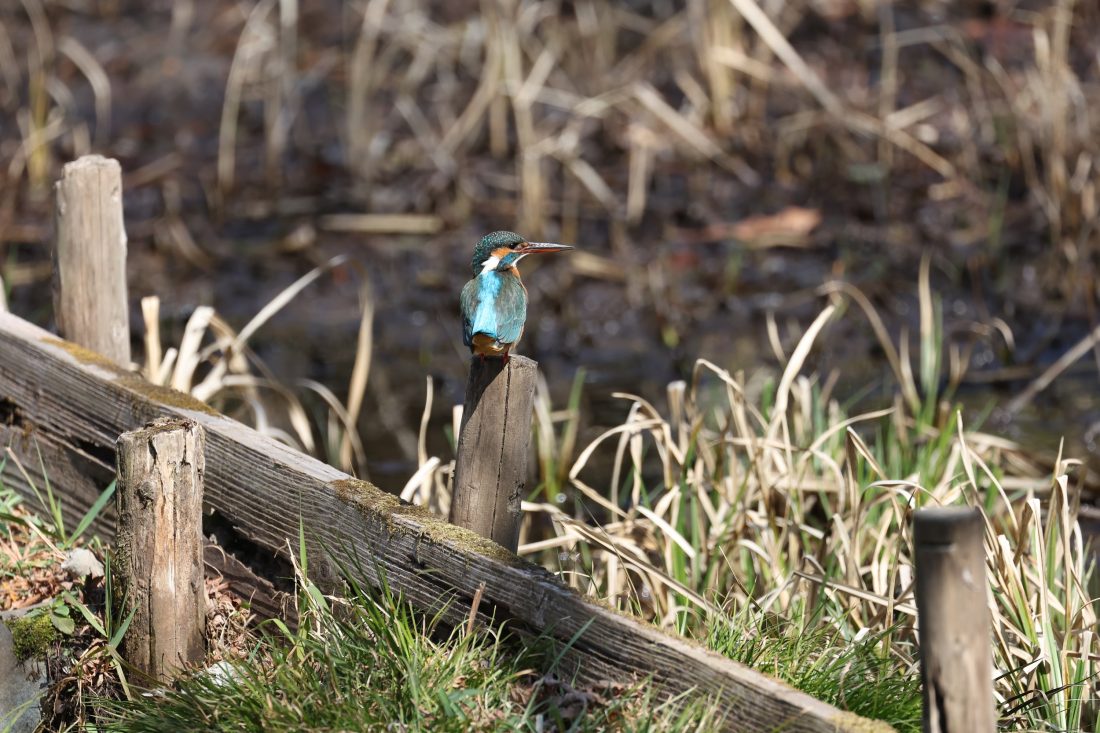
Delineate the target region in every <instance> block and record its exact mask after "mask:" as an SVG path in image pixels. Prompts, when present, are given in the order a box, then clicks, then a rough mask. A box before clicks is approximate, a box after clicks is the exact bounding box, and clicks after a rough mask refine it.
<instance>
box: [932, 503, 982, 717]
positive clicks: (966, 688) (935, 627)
mask: <svg viewBox="0 0 1100 733" xmlns="http://www.w3.org/2000/svg"><path fill="white" fill-rule="evenodd" d="M914 523H915V532H914V534H915V545H916V563H917V623H918V624H919V626H920V659H921V679H922V681H923V683H924V684H923V696H924V730H925V733H964V732H965V733H971V732H974V733H993V731H995V730H996V727H997V718H996V715H995V713H994V707H993V671H992V670H993V661H992V657H993V653H992V648H991V644H990V638H989V637H990V617H989V604H988V601H987V596H988V593H989V585H988V581H987V580H986V570H985V544H984V534H985V533H984V526H983V523H984V520H983V519H982V513H981V511H979V510H978V509H972V508H967V507H937V508H932V509H922V510H920V511H918V512H917V513H916V518H915V520H914Z"/></svg>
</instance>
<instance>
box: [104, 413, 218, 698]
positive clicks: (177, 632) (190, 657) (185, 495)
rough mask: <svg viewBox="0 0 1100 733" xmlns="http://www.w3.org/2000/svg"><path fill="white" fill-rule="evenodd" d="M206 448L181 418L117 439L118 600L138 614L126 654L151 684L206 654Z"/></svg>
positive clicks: (126, 640)
mask: <svg viewBox="0 0 1100 733" xmlns="http://www.w3.org/2000/svg"><path fill="white" fill-rule="evenodd" d="M205 442H206V441H205V436H204V433H203V429H202V427H201V426H199V425H198V424H196V423H194V422H191V421H190V420H182V419H162V420H158V421H157V422H155V423H153V424H152V425H149V426H147V427H145V428H142V429H141V430H135V431H133V432H129V433H123V434H122V436H121V437H119V439H118V445H117V452H118V488H117V490H116V492H115V497H116V503H117V507H118V533H117V535H116V540H115V565H114V570H115V578H116V579H117V580H118V587H117V589H116V590H115V597H116V599H117V600H118V603H119V604H120V606H119V610H121V611H122V612H123V613H125V614H128V613H130V612H131V611H133V614H134V617H133V621H131V623H130V628H129V630H128V631H127V632H126V635H125V636H124V637H123V639H122V644H121V652H122V656H123V658H124V659H126V661H127V662H129V663H130V664H131V665H133V666H134V667H135V668H136V669H137V670H138V671H139V672H141V673H142V674H144V675H145V676H146V677H147V679H146V680H144V681H145V682H149V683H153V682H168V681H170V680H171V679H172V678H173V677H174V675H175V674H176V673H177V672H178V671H179V670H180V669H181V668H182V667H184V666H185V665H188V664H195V663H199V662H201V661H202V660H203V657H204V654H205V638H206V634H205V629H206V589H205V587H204V585H203V559H202V553H203V546H202V483H203V474H204V473H205V470H206V468H205V458H204V453H205ZM123 604H124V605H123Z"/></svg>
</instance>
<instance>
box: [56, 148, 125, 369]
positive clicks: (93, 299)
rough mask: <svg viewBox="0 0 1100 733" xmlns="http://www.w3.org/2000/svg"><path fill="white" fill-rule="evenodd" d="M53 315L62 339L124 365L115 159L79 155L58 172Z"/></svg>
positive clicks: (121, 251)
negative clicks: (59, 173) (81, 156)
mask: <svg viewBox="0 0 1100 733" xmlns="http://www.w3.org/2000/svg"><path fill="white" fill-rule="evenodd" d="M54 311H55V313H56V315H57V326H58V328H59V329H60V331H61V335H62V336H64V337H65V338H67V339H69V340H70V341H75V342H76V343H78V344H80V345H81V346H86V347H87V348H89V349H91V350H92V351H97V352H99V353H100V354H102V355H103V356H106V357H107V358H108V359H111V360H112V361H114V362H116V363H117V364H121V365H123V366H126V365H129V363H130V317H129V310H128V307H127V301H126V229H125V227H124V226H123V222H122V170H121V168H120V167H119V165H118V161H117V160H112V159H108V158H104V157H102V156H100V155H85V156H84V157H83V158H80V159H79V160H77V161H75V162H73V163H69V164H67V165H66V166H65V167H64V168H63V169H62V171H61V180H60V181H58V182H57V243H56V246H55V248H54Z"/></svg>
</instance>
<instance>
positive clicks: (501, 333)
mask: <svg viewBox="0 0 1100 733" xmlns="http://www.w3.org/2000/svg"><path fill="white" fill-rule="evenodd" d="M497 314H498V318H499V321H498V326H497V338H498V339H499V340H500V341H503V342H504V343H506V344H514V343H515V342H516V341H519V337H520V336H521V335H523V322H524V321H526V320H527V289H526V288H524V287H523V283H521V282H520V281H519V278H517V277H506V278H504V282H503V284H502V287H501V289H500V293H499V294H498V295H497Z"/></svg>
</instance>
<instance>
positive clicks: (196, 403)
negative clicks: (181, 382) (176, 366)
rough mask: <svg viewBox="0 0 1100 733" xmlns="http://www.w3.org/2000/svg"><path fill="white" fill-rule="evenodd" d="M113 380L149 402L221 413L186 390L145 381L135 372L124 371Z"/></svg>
mask: <svg viewBox="0 0 1100 733" xmlns="http://www.w3.org/2000/svg"><path fill="white" fill-rule="evenodd" d="M115 381H116V382H117V383H118V384H119V385H121V386H123V387H125V388H126V389H128V390H130V391H131V392H137V393H138V394H139V395H141V396H142V397H145V398H146V399H148V400H149V401H150V402H155V403H157V404H158V405H164V406H165V407H175V408H178V409H180V410H191V411H192V412H200V413H202V414H204V415H210V416H212V417H216V416H219V415H221V413H220V412H218V411H217V410H215V409H214V408H213V407H211V406H210V405H208V404H206V403H205V402H202V401H201V400H197V399H195V398H194V397H192V396H191V395H189V394H187V393H186V392H180V391H179V390H178V389H172V388H171V387H164V386H162V385H159V384H153V383H152V382H147V381H145V380H144V379H143V378H141V377H139V376H138V375H136V374H130V373H126V374H124V375H123V376H121V377H119V378H118V379H116V380H115Z"/></svg>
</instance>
